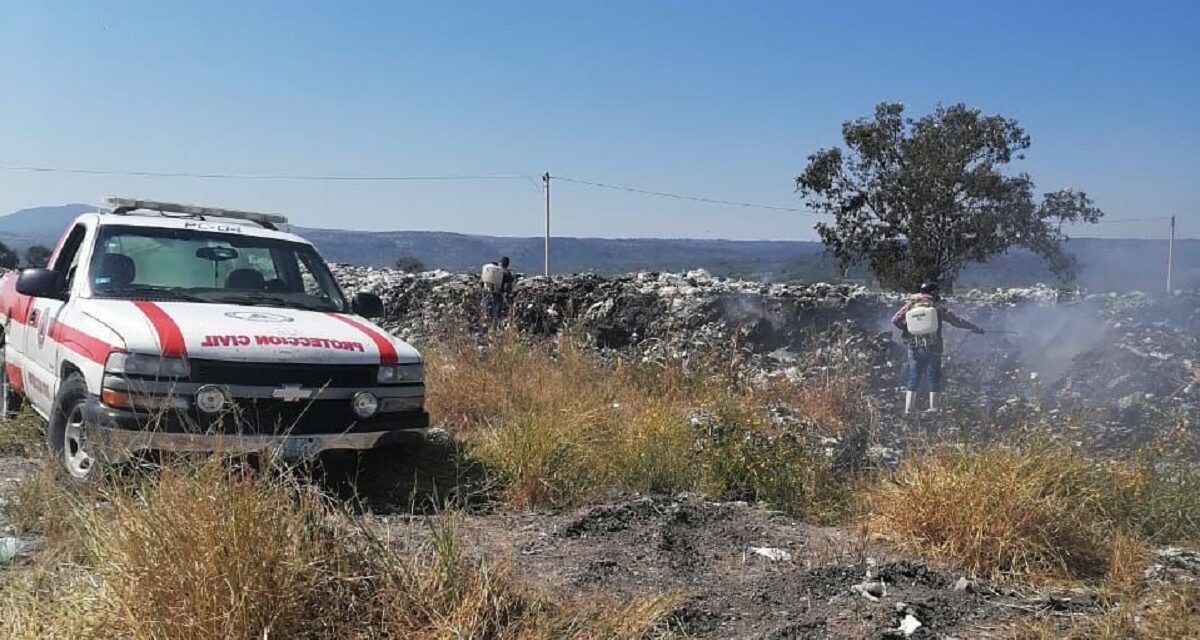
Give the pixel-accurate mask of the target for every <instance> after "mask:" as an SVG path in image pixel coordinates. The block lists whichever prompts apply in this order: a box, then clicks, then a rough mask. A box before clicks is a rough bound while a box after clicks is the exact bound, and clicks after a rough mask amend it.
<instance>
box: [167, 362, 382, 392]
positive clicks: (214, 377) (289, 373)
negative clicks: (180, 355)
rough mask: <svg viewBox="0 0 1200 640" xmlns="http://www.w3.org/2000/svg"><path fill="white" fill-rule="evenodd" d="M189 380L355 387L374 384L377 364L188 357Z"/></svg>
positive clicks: (377, 371)
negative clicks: (239, 360) (196, 358)
mask: <svg viewBox="0 0 1200 640" xmlns="http://www.w3.org/2000/svg"><path fill="white" fill-rule="evenodd" d="M189 364H190V365H191V368H192V381H193V382H198V383H201V384H221V385H246V386H256V387H264V386H265V387H279V386H283V385H296V384H298V385H301V386H304V387H315V388H322V387H330V388H335V387H356V388H366V387H374V386H376V378H377V376H378V375H379V367H376V366H373V365H366V366H364V365H326V364H290V363H288V364H279V363H272V364H262V363H256V362H223V361H218V360H190V361H189Z"/></svg>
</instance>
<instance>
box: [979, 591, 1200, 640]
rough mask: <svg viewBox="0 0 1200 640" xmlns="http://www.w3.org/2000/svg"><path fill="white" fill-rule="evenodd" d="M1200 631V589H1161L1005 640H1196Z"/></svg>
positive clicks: (1038, 623)
mask: <svg viewBox="0 0 1200 640" xmlns="http://www.w3.org/2000/svg"><path fill="white" fill-rule="evenodd" d="M1198 630H1200V589H1197V588H1196V587H1195V586H1177V587H1162V588H1159V589H1154V590H1150V591H1147V592H1145V593H1142V594H1139V595H1137V596H1132V597H1130V598H1128V599H1125V600H1122V601H1121V602H1119V603H1116V604H1115V605H1114V606H1112V607H1111V608H1110V609H1109V610H1108V611H1107V612H1105V613H1103V614H1101V615H1098V616H1094V617H1085V618H1070V619H1065V620H1064V619H1056V618H1049V619H1040V620H1034V621H1026V622H1019V623H1017V624H1015V625H1013V626H1011V627H1010V628H1008V629H1006V630H1005V631H1004V632H1003V633H1002V634H1000V637H1002V638H1005V640H1195V638H1196V637H1197V635H1198V633H1200V632H1198Z"/></svg>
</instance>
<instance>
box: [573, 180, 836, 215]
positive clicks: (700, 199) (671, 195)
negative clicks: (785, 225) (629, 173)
mask: <svg viewBox="0 0 1200 640" xmlns="http://www.w3.org/2000/svg"><path fill="white" fill-rule="evenodd" d="M550 177H551V178H553V179H555V180H562V181H563V182H573V183H575V184H582V185H587V186H589V187H599V188H601V189H613V190H616V191H628V192H630V193H639V194H642V195H647V196H658V197H661V198H675V199H677V200H691V201H693V202H705V203H708V204H720V205H727V206H731V207H746V208H749V209H768V210H771V211H792V212H795V213H812V212H811V211H808V210H807V209H799V208H796V207H777V206H774V205H769V204H755V203H753V202H737V201H734V200H717V199H714V198H705V197H702V196H688V195H682V194H678V193H667V192H666V191H650V190H647V189H636V188H634V187H626V186H622V185H619V184H606V183H603V182H590V181H588V180H577V179H575V178H564V177H563V176H550Z"/></svg>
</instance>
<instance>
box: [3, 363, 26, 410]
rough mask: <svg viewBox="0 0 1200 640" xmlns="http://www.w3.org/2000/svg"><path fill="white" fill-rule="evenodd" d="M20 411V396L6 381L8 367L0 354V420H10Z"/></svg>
mask: <svg viewBox="0 0 1200 640" xmlns="http://www.w3.org/2000/svg"><path fill="white" fill-rule="evenodd" d="M20 412H21V396H20V395H18V394H17V392H16V391H15V390H14V389H13V388H12V385H11V384H9V383H8V367H6V366H4V357H3V356H0V420H11V419H13V418H15V417H17V414H18V413H20Z"/></svg>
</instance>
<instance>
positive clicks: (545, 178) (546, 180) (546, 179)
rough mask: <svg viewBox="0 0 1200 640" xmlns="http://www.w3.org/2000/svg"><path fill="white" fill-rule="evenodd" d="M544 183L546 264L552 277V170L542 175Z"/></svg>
mask: <svg viewBox="0 0 1200 640" xmlns="http://www.w3.org/2000/svg"><path fill="white" fill-rule="evenodd" d="M542 184H544V185H545V189H546V240H545V250H546V265H545V273H546V277H547V278H549V277H550V172H549V171H547V172H546V175H544V176H542Z"/></svg>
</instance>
